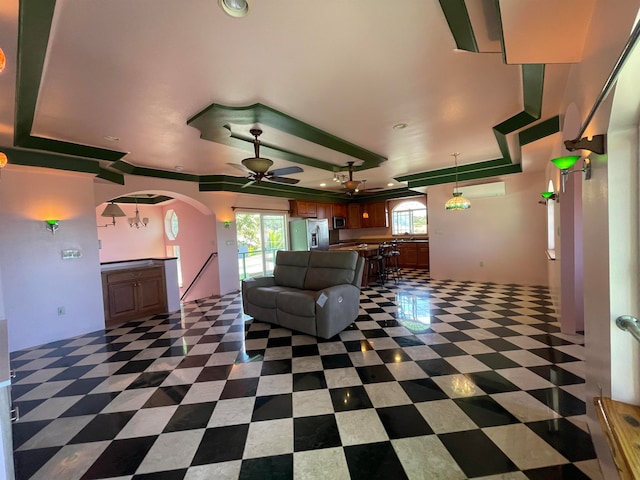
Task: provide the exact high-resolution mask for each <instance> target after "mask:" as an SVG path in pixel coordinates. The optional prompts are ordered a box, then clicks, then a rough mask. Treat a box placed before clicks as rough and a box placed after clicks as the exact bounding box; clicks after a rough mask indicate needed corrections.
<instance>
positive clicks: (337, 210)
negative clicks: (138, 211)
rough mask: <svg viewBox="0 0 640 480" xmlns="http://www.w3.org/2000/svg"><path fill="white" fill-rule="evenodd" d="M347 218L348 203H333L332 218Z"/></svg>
mask: <svg viewBox="0 0 640 480" xmlns="http://www.w3.org/2000/svg"><path fill="white" fill-rule="evenodd" d="M346 216H347V204H346V203H332V204H331V217H345V218H346Z"/></svg>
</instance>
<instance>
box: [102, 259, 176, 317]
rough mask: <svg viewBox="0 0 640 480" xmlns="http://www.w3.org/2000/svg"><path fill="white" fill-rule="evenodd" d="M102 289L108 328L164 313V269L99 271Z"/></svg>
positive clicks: (165, 301) (165, 304) (146, 268)
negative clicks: (100, 272)
mask: <svg viewBox="0 0 640 480" xmlns="http://www.w3.org/2000/svg"><path fill="white" fill-rule="evenodd" d="M102 289H103V297H104V304H105V305H104V307H105V308H104V311H105V324H106V325H107V326H110V325H116V324H119V323H122V322H125V321H127V320H133V319H136V318H140V317H144V316H147V315H153V314H156V313H164V312H166V311H167V296H166V284H165V275H164V268H163V267H145V268H132V269H128V270H116V271H106V272H102Z"/></svg>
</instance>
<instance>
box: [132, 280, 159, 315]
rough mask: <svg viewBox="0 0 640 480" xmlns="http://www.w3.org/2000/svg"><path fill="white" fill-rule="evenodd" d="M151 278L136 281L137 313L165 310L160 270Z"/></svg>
mask: <svg viewBox="0 0 640 480" xmlns="http://www.w3.org/2000/svg"><path fill="white" fill-rule="evenodd" d="M158 273H159V275H158V276H156V277H152V278H145V279H142V280H140V281H138V283H137V286H136V288H137V301H138V311H139V313H143V314H144V313H145V312H147V311H150V310H153V311H154V312H157V311H163V310H166V307H165V306H164V305H165V294H164V281H163V278H162V272H158Z"/></svg>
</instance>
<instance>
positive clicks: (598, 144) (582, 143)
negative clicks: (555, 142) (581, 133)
mask: <svg viewBox="0 0 640 480" xmlns="http://www.w3.org/2000/svg"><path fill="white" fill-rule="evenodd" d="M606 139H607V136H606V135H605V134H600V135H595V136H593V137H591V138H589V137H583V138H581V139H580V140H577V139H576V140H565V141H564V147H565V148H566V149H567V150H569V151H570V152H575V151H576V150H589V151H590V152H593V153H597V154H598V155H604V154H605V153H606V151H607V147H606V145H605V141H606Z"/></svg>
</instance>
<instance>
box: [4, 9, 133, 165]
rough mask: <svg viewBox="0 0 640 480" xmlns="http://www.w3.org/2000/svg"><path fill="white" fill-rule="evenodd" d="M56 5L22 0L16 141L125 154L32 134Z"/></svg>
mask: <svg viewBox="0 0 640 480" xmlns="http://www.w3.org/2000/svg"><path fill="white" fill-rule="evenodd" d="M55 6H56V1H55V0H21V1H20V14H19V15H20V21H19V29H18V68H17V85H16V121H15V127H14V135H13V143H14V145H16V146H17V147H23V148H31V149H34V150H46V151H49V152H56V153H62V154H65V155H75V156H78V157H86V158H93V159H98V160H107V161H114V160H117V159H119V158H122V157H124V156H125V155H126V153H123V152H117V151H114V150H107V149H104V148H97V147H91V146H87V145H78V144H75V143H70V142H63V141H60V140H52V139H50V138H41V137H36V136H33V135H31V130H32V128H33V121H34V117H35V112H36V105H37V102H38V92H39V91H40V83H41V80H42V74H43V68H44V63H45V56H46V53H47V44H48V43H49V33H50V31H51V22H52V19H53V15H54V11H55ZM53 168H55V167H53Z"/></svg>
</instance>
